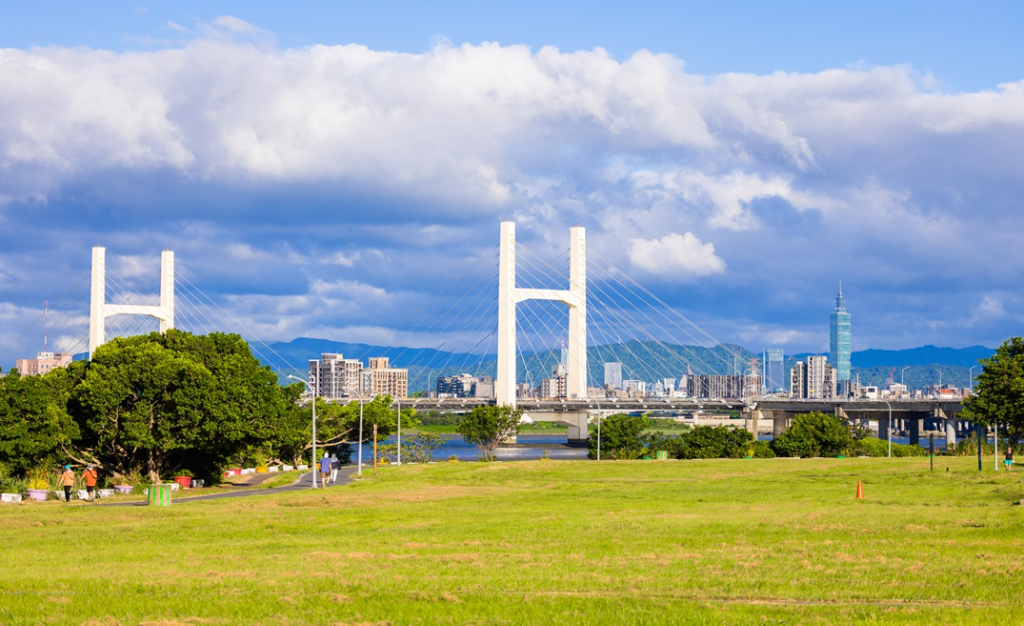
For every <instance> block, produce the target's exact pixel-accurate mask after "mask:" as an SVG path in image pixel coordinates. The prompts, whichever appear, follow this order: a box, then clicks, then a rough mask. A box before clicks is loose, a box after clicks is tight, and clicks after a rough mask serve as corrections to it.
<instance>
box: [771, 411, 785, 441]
mask: <svg viewBox="0 0 1024 626" xmlns="http://www.w3.org/2000/svg"><path fill="white" fill-rule="evenodd" d="M788 427H789V417H787V416H786V414H785V413H783V414H782V416H781V417H780V416H779V414H778V413H775V416H774V417H773V418H772V437H778V436H779V435H781V434H782V433H784V432H786V428H788Z"/></svg>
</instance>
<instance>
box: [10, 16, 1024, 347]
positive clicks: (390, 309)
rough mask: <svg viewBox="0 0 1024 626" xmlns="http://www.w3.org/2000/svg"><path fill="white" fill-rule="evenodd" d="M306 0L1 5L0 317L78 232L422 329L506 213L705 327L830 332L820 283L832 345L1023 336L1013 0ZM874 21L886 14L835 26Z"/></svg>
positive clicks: (530, 234) (27, 312)
mask: <svg viewBox="0 0 1024 626" xmlns="http://www.w3.org/2000/svg"><path fill="white" fill-rule="evenodd" d="M305 6H307V7H319V10H320V11H322V12H324V15H323V17H324V18H333V19H334V20H335V23H337V24H338V27H337V28H336V29H334V30H328V29H326V28H325V27H324V26H323V25H324V24H330V23H331V19H322V20H320V23H319V24H318V25H316V27H314V26H310V27H309V28H307V29H305V30H304V29H303V28H302V23H301V22H302V20H301V17H300V14H301V12H298V13H296V14H295V15H284V14H283V12H281V11H279V10H278V11H275V10H268V9H265V8H257V7H249V6H246V5H244V4H241V3H228V4H225V5H223V6H221V7H219V9H218V10H219V11H221V12H219V13H211V11H212V9H209V8H207V7H205V6H203V5H200V4H198V3H185V4H183V5H179V6H177V7H173V8H165V7H156V8H152V9H147V10H145V11H143V10H137V8H136V7H132V8H127V7H125V6H111V7H106V8H103V9H95V11H94V10H93V9H92V8H84V7H78V6H76V5H73V4H71V3H68V4H67V5H66V8H67V9H68V11H69V13H68V16H67V17H69V18H70V17H76V16H77V17H81V19H78V20H76V19H63V20H60V21H59V23H57V21H54V20H49V19H46V15H45V14H44V13H42V11H43V9H41V8H37V7H34V6H21V7H18V8H17V9H10V10H8V11H7V13H6V14H5V18H7V19H5V20H4V21H3V24H2V25H0V48H2V50H0V80H3V81H4V83H5V84H7V85H11V86H14V87H15V88H13V89H9V90H5V91H4V93H0V106H2V107H3V108H4V111H5V116H4V120H3V121H2V122H0V151H2V154H3V159H2V161H0V223H2V224H3V227H2V231H0V237H2V241H3V246H2V252H0V319H2V320H3V322H4V324H3V326H2V328H0V342H3V343H5V344H6V343H9V342H11V341H14V340H16V339H17V337H18V335H19V334H20V333H21V332H23V331H24V330H25V329H26V328H28V327H29V326H30V324H31V322H32V320H34V319H35V318H37V317H38V316H39V314H40V312H41V310H42V308H43V303H44V302H45V301H46V300H50V301H51V302H53V301H54V300H55V299H56V298H57V296H58V295H59V294H60V293H61V292H62V291H63V290H65V289H66V288H68V287H69V286H70V285H69V282H71V281H73V280H75V277H79V276H81V275H82V274H84V273H86V272H87V271H88V258H89V255H88V250H89V248H90V247H91V246H92V245H94V244H96V243H101V244H104V245H106V246H107V248H108V254H109V259H110V266H111V271H112V272H114V273H116V274H117V275H118V276H120V277H122V278H123V279H124V280H125V281H126V282H129V283H131V284H133V285H134V286H137V287H138V288H139V289H140V290H141V291H143V292H145V293H150V292H152V286H153V285H154V284H155V280H154V277H155V276H157V274H158V263H159V262H158V258H159V251H160V250H161V249H165V248H167V249H173V250H176V251H177V254H178V256H177V259H178V263H179V265H180V267H181V270H182V272H183V274H184V275H186V276H188V277H189V279H190V280H192V281H194V282H195V283H196V284H197V286H198V287H200V288H202V290H203V291H204V292H205V293H209V294H210V295H211V296H212V297H214V298H215V299H216V301H217V302H218V303H220V304H222V305H223V306H224V307H225V308H226V309H228V310H230V311H232V313H233V314H235V315H237V316H238V317H239V318H240V319H241V321H242V322H243V323H244V325H245V327H246V328H249V329H252V331H253V333H254V334H255V335H256V336H259V337H261V338H263V339H265V340H284V341H287V340H289V339H292V338H295V337H303V336H312V337H326V338H331V339H338V340H344V341H362V342H366V343H378V342H380V341H381V340H382V339H385V338H389V343H391V344H392V345H408V346H420V347H422V346H431V345H438V343H439V338H438V335H437V333H415V332H404V333H403V331H402V329H401V328H400V324H401V323H402V321H403V320H404V319H405V317H406V316H407V315H408V313H409V311H415V310H418V309H421V308H424V309H425V310H428V311H431V310H443V308H442V307H440V306H439V305H438V302H439V298H440V297H441V295H440V294H439V293H438V291H439V290H440V289H441V288H442V287H444V286H445V285H447V284H448V283H449V282H450V279H453V278H454V277H456V276H459V275H461V274H463V273H464V272H467V271H469V272H471V278H473V279H475V278H481V280H486V278H487V271H488V269H487V267H486V266H487V264H486V263H479V264H478V265H479V267H477V266H476V265H474V264H475V263H477V261H478V260H479V259H480V258H481V257H482V256H485V255H486V253H487V251H488V250H489V249H490V248H491V247H492V246H493V245H494V244H495V243H496V238H497V224H498V222H499V221H500V220H501V219H503V218H506V217H513V218H515V219H516V220H517V221H518V222H519V224H520V231H519V232H520V234H519V237H520V240H521V242H522V244H523V246H524V247H525V248H527V249H529V250H530V251H532V252H533V253H535V254H537V255H538V256H540V257H542V258H544V259H547V260H551V261H556V260H557V255H558V254H559V252H560V251H561V250H562V249H563V248H564V245H565V241H564V238H563V237H562V236H561V235H560V233H562V232H564V229H565V227H567V226H569V225H572V224H576V223H580V224H585V225H586V226H587V227H588V228H589V236H590V239H589V241H588V249H589V251H590V252H591V253H592V254H593V256H595V257H597V258H599V259H600V260H602V261H603V262H607V263H608V264H611V265H614V266H616V267H618V268H622V269H623V270H624V271H626V272H627V273H628V275H630V276H634V277H635V278H636V279H637V280H638V281H640V282H641V283H642V284H643V285H644V286H645V287H646V288H648V289H650V290H651V291H652V292H653V293H656V294H658V296H659V297H660V298H662V299H664V300H665V301H666V302H667V303H669V304H670V305H671V306H673V307H674V308H676V309H677V310H679V311H681V312H682V313H683V314H685V315H686V316H687V317H688V318H689V319H692V320H694V321H696V322H697V323H698V324H699V325H700V326H701V327H702V328H704V329H706V330H707V331H708V332H709V333H710V334H711V335H713V336H714V337H715V338H716V339H717V340H719V341H721V342H724V343H729V344H736V345H744V346H751V347H753V348H754V349H755V350H759V349H760V347H762V346H763V347H781V348H783V349H784V350H785V352H786V353H787V354H793V353H803V352H825V351H827V350H828V349H829V335H828V333H827V331H826V330H825V327H824V324H822V321H821V320H822V319H823V316H824V313H825V311H827V310H828V308H827V305H825V304H824V302H825V301H826V300H827V299H829V298H830V297H831V294H832V290H833V289H834V285H835V283H836V281H837V279H838V278H839V277H842V279H843V282H844V285H845V286H846V287H847V289H848V290H849V291H850V292H851V293H856V294H857V306H856V312H857V315H858V322H857V332H856V333H855V334H854V335H853V338H852V341H853V343H852V345H851V350H853V351H857V350H863V349H865V348H882V349H898V348H909V347H915V346H922V345H929V344H930V345H939V346H953V347H964V346H973V345H985V346H989V347H992V346H996V345H998V344H999V343H1000V342H1001V341H1002V340H1003V339H1004V338H1006V337H1007V336H1010V335H1014V334H1019V328H1020V325H1021V322H1022V321H1024V320H1022V317H1021V315H1020V314H1019V313H1017V311H1019V310H1022V308H1024V307H1022V306H1021V305H1024V296H1022V295H1021V294H1024V279H1022V278H1021V277H1019V276H1018V275H1017V273H1016V272H1015V271H1014V268H1015V267H1016V266H1018V265H1019V264H1020V262H1021V261H1024V258H1019V257H1021V255H1024V252H1020V251H1019V248H1018V247H1017V246H1016V245H1015V241H1016V239H1017V238H1019V236H1020V235H1022V234H1024V216H1020V215H1018V213H1017V211H1016V205H1015V198H1017V197H1020V195H1021V192H1024V189H1022V187H1024V181H1021V180H1020V179H1019V176H1018V175H1017V171H1016V169H1017V168H1016V167H1015V164H1016V163H1019V162H1021V157H1022V156H1024V154H1022V152H1024V142H1022V141H1020V140H1021V139H1024V116H1022V115H1021V114H1020V111H1022V110H1024V81H1022V80H1021V78H1022V75H1021V74H1022V73H1021V71H1020V70H1019V68H1017V67H1015V66H1014V64H1013V63H1011V62H1008V61H1005V60H1004V59H1008V58H1011V57H1012V56H1013V55H1007V54H1006V53H1005V52H1006V51H1007V50H1017V49H1020V48H1021V46H1022V44H1021V43H1020V42H1019V41H1017V39H1015V38H1014V37H1012V35H1013V32H1012V31H1013V29H1012V28H1010V26H1009V25H1010V24H1013V23H1015V20H1014V19H1011V18H1012V17H1015V16H1018V15H1019V14H1020V11H1021V9H1019V8H1017V7H1016V6H1015V5H1013V4H1012V3H1002V4H999V3H997V4H996V5H995V8H994V9H993V12H991V13H990V14H989V17H987V18H986V17H984V16H980V15H973V14H972V15H966V16H965V15H963V14H962V12H961V11H959V10H956V9H955V8H953V7H951V6H950V5H942V6H938V7H936V6H932V5H929V6H928V7H927V9H926V8H925V7H923V6H917V5H915V6H909V5H908V6H904V7H901V8H898V9H891V8H886V7H885V6H883V4H882V3H868V4H866V5H862V7H861V8H860V9H859V10H857V11H850V10H848V9H846V11H847V13H843V11H844V9H837V8H832V9H819V10H817V11H803V12H800V11H796V12H795V13H794V11H795V8H794V7H796V5H795V4H786V3H784V6H783V7H782V9H780V10H779V11H778V12H777V13H772V14H771V15H767V14H766V12H765V10H763V9H759V8H757V7H756V6H755V5H754V3H747V4H745V5H744V4H743V3H740V4H735V5H732V9H735V8H736V7H743V8H744V10H741V11H736V10H730V7H729V6H723V7H719V8H716V9H704V10H702V11H700V12H690V13H687V12H686V11H685V10H682V9H678V8H673V9H666V12H665V13H664V14H659V15H655V14H653V13H644V12H643V11H634V12H630V11H626V10H624V9H622V8H617V9H616V8H603V9H601V10H597V11H593V12H592V13H593V15H592V16H591V17H588V20H587V21H585V22H584V23H581V24H579V25H578V26H579V28H577V29H574V30H572V31H571V32H570V29H568V28H565V25H566V24H571V23H572V12H571V11H568V10H566V9H556V8H550V7H544V6H542V5H540V4H537V3H533V4H526V5H523V6H522V7H518V8H516V9H508V10H507V12H506V15H507V17H508V19H507V20H500V21H502V23H501V24H494V22H495V20H493V19H489V18H491V17H493V14H492V13H489V11H492V12H493V11H496V10H498V9H496V8H495V7H482V8H477V9H475V10H460V9H461V7H458V6H457V5H456V4H454V3H443V4H442V5H439V6H438V8H436V9H435V10H434V11H433V12H431V11H429V10H425V9H422V8H418V9H416V11H417V12H418V13H423V19H422V20H420V21H419V22H418V23H417V22H416V20H411V21H409V23H406V24H403V27H402V29H399V31H393V32H389V31H388V29H387V28H385V27H384V26H383V24H384V22H382V21H380V20H381V19H382V18H383V17H384V16H385V15H386V13H387V11H388V9H387V7H384V6H381V7H376V8H365V7H363V8H359V9H337V8H329V7H328V6H327V5H316V4H307V5H305ZM652 6H653V5H652ZM346 11H348V12H346ZM314 13H315V12H314ZM539 15H544V16H546V17H550V18H551V19H550V20H547V21H546V22H545V23H547V24H548V25H549V26H548V27H546V28H542V27H540V26H536V27H532V26H531V24H532V23H534V22H538V20H536V19H532V20H531V19H530V18H531V17H532V18H536V17H537V16H539ZM794 15H797V16H798V17H799V19H794V17H793V16H794ZM925 16H927V19H928V23H929V24H930V28H927V29H925V28H919V25H920V22H921V20H923V19H924V17H925ZM838 18H846V19H845V20H844V19H838ZM873 23H877V24H884V27H883V26H880V28H884V29H886V30H887V31H888V30H892V29H896V30H898V29H901V28H902V29H903V30H904V31H905V32H906V33H907V34H908V36H907V37H904V38H897V37H880V38H874V39H873V40H872V41H873V42H874V43H872V41H866V40H864V38H858V37H856V36H855V35H856V33H857V32H859V31H858V29H860V28H863V27H864V26H865V25H868V24H873ZM831 24H839V26H836V27H835V28H833V29H832V30H828V31H826V30H825V29H823V28H822V27H823V26H825V25H831ZM360 25H364V26H365V27H364V28H360ZM559 25H562V27H559ZM673 25H675V26H676V27H677V29H676V32H678V29H685V32H688V33H700V36H699V37H698V36H697V35H694V37H695V38H694V39H693V40H692V41H691V42H690V43H687V40H685V38H683V39H680V38H678V37H677V38H673V37H671V36H669V35H670V34H671V33H672V32H673ZM759 26H760V27H761V28H762V30H758V27H759ZM624 27H626V28H624ZM772 28H775V29H778V32H792V29H796V28H799V29H801V30H803V31H804V32H805V33H807V37H806V38H800V37H789V38H779V37H772V30H771V29H772ZM762 31H763V32H762ZM824 32H829V33H831V36H825V35H824V34H823V33H824ZM645 33H646V36H645ZM737 34H743V35H744V36H745V37H746V39H744V38H743V37H739V38H738V39H737V38H735V37H733V36H731V35H737ZM782 39H786V40H785V41H784V40H782ZM737 41H742V42H743V43H742V44H740V45H727V44H728V43H729V42H737ZM787 41H789V43H787ZM716 42H718V43H716ZM951 42H953V43H951ZM766 44H771V45H766ZM759 46H760V47H759ZM726 49H728V53H726V52H725V50H726ZM992 49H999V50H1001V51H1002V52H1003V54H1002V55H1000V59H1002V60H1000V61H999V62H996V61H993V58H994V57H992V56H991V54H989V53H990V51H991V50H992ZM811 50H815V51H816V52H818V53H819V54H815V55H811V54H810V53H809V51H811ZM716 51H722V53H721V54H719V55H718V56H717V57H716V55H715V52H716ZM951 51H956V52H957V54H952V52H951ZM981 67H984V69H985V71H984V72H980V71H976V70H977V69H978V68H981ZM907 155H914V158H913V159H908V158H907ZM965 241H966V242H968V245H964V242H965ZM972 242H977V243H978V244H979V245H971V244H972ZM980 242H985V245H984V246H982V245H980ZM993 248H997V249H999V250H1000V255H1001V257H1003V262H1002V263H993V262H992V261H991V258H992V257H991V252H990V251H991V250H992V249H993ZM474 268H476V269H474ZM474 272H475V273H474ZM468 282H469V283H470V284H472V281H468ZM481 284H483V283H481ZM396 329H399V330H398V332H397V334H398V336H397V337H395V336H394V335H395V333H396ZM232 330H233V329H232ZM473 332H482V331H480V330H478V329H473ZM40 335H41V333H40ZM62 339H63V338H62V337H60V336H54V337H53V338H52V344H53V345H52V348H53V350H54V351H60V350H62V349H64V348H65V347H66V346H65V345H63V344H61V341H62ZM472 344H473V341H470V342H469V345H472ZM38 349H39V348H38V347H37V346H34V345H32V346H25V348H23V349H21V352H22V353H21V354H19V355H17V356H24V357H30V356H31V355H33V354H35V353H36V352H37V351H38ZM9 356H12V358H13V356H15V355H9Z"/></svg>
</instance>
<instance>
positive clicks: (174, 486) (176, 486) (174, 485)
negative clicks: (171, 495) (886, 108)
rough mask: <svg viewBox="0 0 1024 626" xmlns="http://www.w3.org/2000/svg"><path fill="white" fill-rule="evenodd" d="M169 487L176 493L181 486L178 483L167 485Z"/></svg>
mask: <svg viewBox="0 0 1024 626" xmlns="http://www.w3.org/2000/svg"><path fill="white" fill-rule="evenodd" d="M168 484H169V485H170V486H171V491H178V490H179V489H181V485H179V484H178V483H168Z"/></svg>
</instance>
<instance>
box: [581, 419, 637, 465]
mask: <svg viewBox="0 0 1024 626" xmlns="http://www.w3.org/2000/svg"><path fill="white" fill-rule="evenodd" d="M650 425H651V420H650V418H648V417H647V416H645V415H627V414H625V413H617V414H615V415H610V416H608V417H606V418H604V419H602V420H601V458H603V459H612V460H620V461H621V460H626V459H639V458H640V457H642V456H643V455H644V453H645V452H646V451H647V447H648V442H649V438H647V437H645V436H644V431H645V430H647V428H648V427H650ZM587 456H588V457H589V458H591V459H596V458H597V430H595V431H594V432H592V433H591V434H590V437H589V438H588V439H587Z"/></svg>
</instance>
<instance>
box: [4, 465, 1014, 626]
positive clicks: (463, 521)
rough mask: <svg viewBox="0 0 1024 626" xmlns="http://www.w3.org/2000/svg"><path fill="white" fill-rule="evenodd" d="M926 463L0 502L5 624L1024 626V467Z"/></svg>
mask: <svg viewBox="0 0 1024 626" xmlns="http://www.w3.org/2000/svg"><path fill="white" fill-rule="evenodd" d="M937 461H939V463H937V470H936V471H935V472H934V473H933V472H929V471H928V459H927V458H912V459H891V460H890V459H846V460H837V459H817V460H788V459H765V460H761V459H755V460H715V461H682V462H672V461H669V462H655V461H647V462H606V463H594V462H568V461H567V462H557V461H548V462H544V461H536V462H525V463H495V464H480V463H453V464H448V463H442V464H436V465H420V466H404V467H401V468H395V467H390V468H384V469H381V470H380V471H379V472H378V475H377V478H375V479H374V478H369V477H368V478H367V479H364V480H363V481H362V482H360V483H358V484H354V485H350V486H345V487H339V488H334V489H330V490H327V491H319V492H312V491H303V492H293V493H282V494H279V495H273V496H262V497H253V498H241V499H233V500H220V501H210V502H198V503H191V504H182V505H180V506H175V507H171V508H169V509H155V508H146V507H140V508H101V507H90V506H88V505H63V504H59V503H56V502H54V503H45V504H24V505H7V506H2V507H0V567H2V571H3V576H2V577H0V598H2V602H0V624H4V625H10V624H37V623H46V622H52V623H59V624H83V623H84V624H93V625H102V626H112V625H114V624H122V625H128V624H138V623H141V622H146V621H149V622H153V623H160V624H178V623H181V624H185V623H188V624H195V623H203V624H267V625H269V624H295V625H299V624H302V625H311V624H336V623H370V624H377V623H385V622H389V623H394V624H461V623H472V624H567V623H576V624H661V623H664V624H680V623H725V624H751V623H755V624H761V623H787V624H790V623H800V624H836V623H851V622H852V623H859V622H864V623H867V622H871V623H876V622H877V623H891V624H944V625H945V624H973V623H978V624H981V623H984V624H1020V623H1022V622H1024V613H1022V611H1024V585H1022V584H1021V581H1022V580H1024V560H1022V558H1021V555H1022V554H1024V510H1022V507H1020V506H1015V505H1014V504H1013V503H1015V502H1017V501H1019V500H1020V499H1021V498H1024V483H1022V482H1021V479H1024V472H1017V473H1013V474H1007V473H1005V472H1000V473H999V474H996V473H994V472H993V471H992V470H991V467H990V463H986V468H985V469H986V471H985V472H984V473H981V474H979V473H978V472H977V471H976V470H975V469H974V467H975V466H974V461H973V459H970V458H952V459H944V458H943V459H937ZM988 461H989V462H990V461H991V459H989V460H988ZM947 464H949V466H950V467H951V470H952V471H950V472H949V473H947V472H945V468H946V465H947ZM858 480H860V481H863V484H864V490H865V494H866V499H864V500H856V499H854V493H855V488H856V483H857V481H858Z"/></svg>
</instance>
